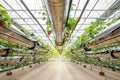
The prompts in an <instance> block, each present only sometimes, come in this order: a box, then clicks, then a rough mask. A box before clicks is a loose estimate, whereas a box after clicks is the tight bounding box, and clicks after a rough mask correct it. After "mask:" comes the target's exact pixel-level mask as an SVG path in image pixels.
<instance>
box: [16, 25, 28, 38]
mask: <svg viewBox="0 0 120 80" xmlns="http://www.w3.org/2000/svg"><path fill="white" fill-rule="evenodd" d="M16 27H17V28H18V29H19V30H21V31H22V32H23V33H24V34H25V36H26V37H27V38H29V37H30V34H29V32H28V31H27V30H26V29H25V28H23V27H21V26H16Z"/></svg>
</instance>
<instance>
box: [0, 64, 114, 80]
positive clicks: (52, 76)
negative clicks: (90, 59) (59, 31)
mask: <svg viewBox="0 0 120 80" xmlns="http://www.w3.org/2000/svg"><path fill="white" fill-rule="evenodd" d="M33 66H34V67H32V68H29V67H26V68H25V69H24V70H21V69H18V70H14V71H13V75H12V76H6V75H5V73H1V74H0V80H115V79H112V78H108V77H103V76H100V75H99V74H98V72H95V71H91V70H90V69H85V68H83V67H81V66H80V65H77V64H75V63H71V62H48V63H46V64H43V65H39V66H38V65H36V67H35V65H33Z"/></svg>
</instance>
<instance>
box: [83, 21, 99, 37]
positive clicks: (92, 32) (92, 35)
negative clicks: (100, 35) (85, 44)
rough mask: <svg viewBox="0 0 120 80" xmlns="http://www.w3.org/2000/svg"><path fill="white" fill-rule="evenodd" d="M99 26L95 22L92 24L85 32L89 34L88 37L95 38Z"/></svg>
mask: <svg viewBox="0 0 120 80" xmlns="http://www.w3.org/2000/svg"><path fill="white" fill-rule="evenodd" d="M97 26H98V25H97V24H96V23H95V22H91V24H90V26H89V27H87V28H85V31H86V32H87V34H88V36H90V37H92V38H93V37H94V34H96V33H97V30H95V28H96V27H97Z"/></svg>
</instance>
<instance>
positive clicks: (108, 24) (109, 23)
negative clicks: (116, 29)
mask: <svg viewBox="0 0 120 80" xmlns="http://www.w3.org/2000/svg"><path fill="white" fill-rule="evenodd" d="M115 22H116V20H115V19H112V20H111V21H109V22H108V23H107V24H106V25H107V26H110V25H111V24H113V23H115Z"/></svg>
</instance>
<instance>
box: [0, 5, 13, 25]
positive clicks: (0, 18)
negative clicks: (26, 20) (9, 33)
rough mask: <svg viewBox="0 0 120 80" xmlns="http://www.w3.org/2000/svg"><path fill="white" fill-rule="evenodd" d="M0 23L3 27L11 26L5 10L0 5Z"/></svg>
mask: <svg viewBox="0 0 120 80" xmlns="http://www.w3.org/2000/svg"><path fill="white" fill-rule="evenodd" d="M0 22H3V24H4V25H3V26H4V27H10V26H11V19H10V17H9V15H8V12H7V11H6V10H5V8H4V7H3V5H1V4H0Z"/></svg>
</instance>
